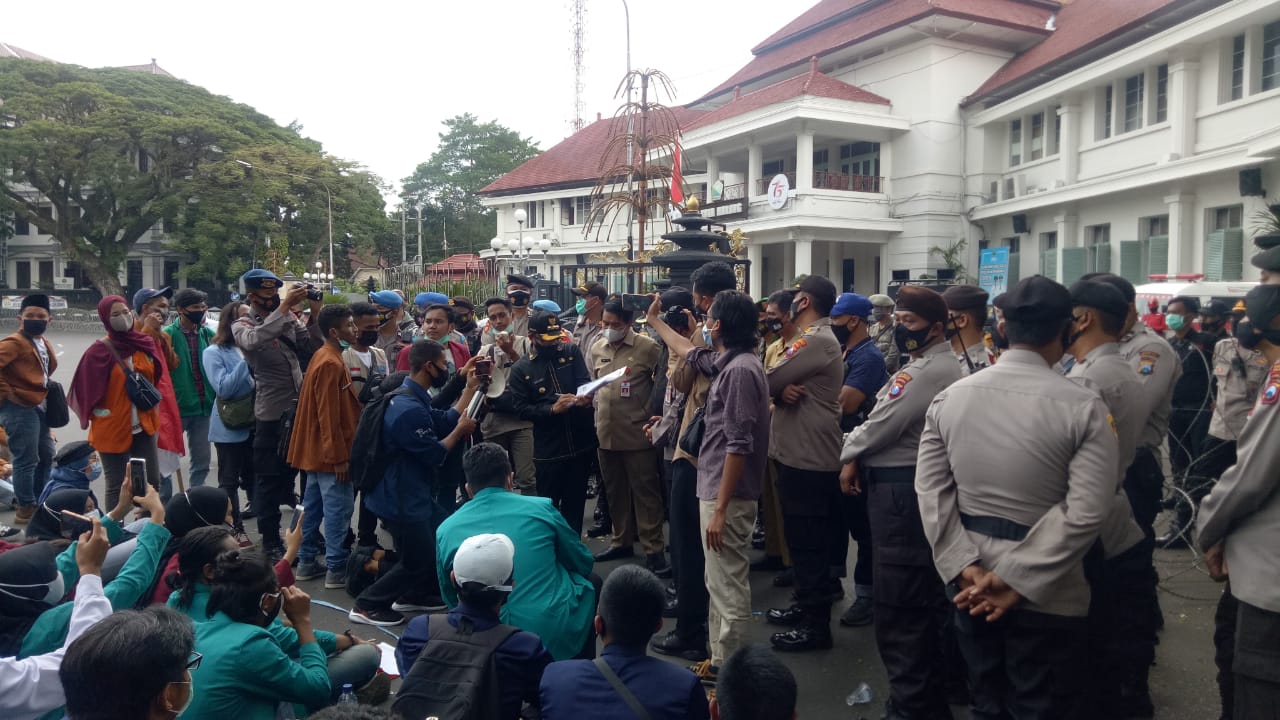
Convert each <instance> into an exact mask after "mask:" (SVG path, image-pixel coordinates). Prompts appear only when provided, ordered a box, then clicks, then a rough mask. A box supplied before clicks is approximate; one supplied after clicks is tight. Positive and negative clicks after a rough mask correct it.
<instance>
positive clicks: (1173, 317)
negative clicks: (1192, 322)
mask: <svg viewBox="0 0 1280 720" xmlns="http://www.w3.org/2000/svg"><path fill="white" fill-rule="evenodd" d="M1164 324H1165V325H1168V326H1169V329H1170V330H1172V331H1174V332H1182V329H1183V328H1185V327H1186V326H1187V319H1186V318H1184V317H1182V316H1181V315H1177V314H1175V313H1165V316H1164Z"/></svg>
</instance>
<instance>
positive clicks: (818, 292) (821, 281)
mask: <svg viewBox="0 0 1280 720" xmlns="http://www.w3.org/2000/svg"><path fill="white" fill-rule="evenodd" d="M796 290H798V291H800V292H802V293H806V294H808V295H812V296H813V297H815V298H819V299H820V300H821V304H822V305H824V306H826V307H831V306H833V305H835V304H836V295H839V292H838V291H837V290H836V286H835V284H834V283H832V282H831V281H830V280H828V279H826V278H824V277H822V276H821V275H810V276H808V277H806V278H805V279H803V280H801V281H800V282H798V283H796Z"/></svg>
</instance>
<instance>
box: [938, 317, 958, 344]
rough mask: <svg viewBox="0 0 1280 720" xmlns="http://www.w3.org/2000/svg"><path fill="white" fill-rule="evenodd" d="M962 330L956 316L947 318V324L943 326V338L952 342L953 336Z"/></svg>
mask: <svg viewBox="0 0 1280 720" xmlns="http://www.w3.org/2000/svg"><path fill="white" fill-rule="evenodd" d="M959 332H960V328H958V327H956V320H955V318H951V319H949V320H947V324H946V325H943V326H942V338H943V339H944V340H946V341H947V342H951V338H953V337H955V336H956V334H957V333H959Z"/></svg>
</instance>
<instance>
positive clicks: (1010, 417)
mask: <svg viewBox="0 0 1280 720" xmlns="http://www.w3.org/2000/svg"><path fill="white" fill-rule="evenodd" d="M1004 314H1005V325H1006V330H1007V332H1008V335H1009V342H1010V350H1009V351H1008V352H1007V353H1005V354H1004V355H1003V356H1002V357H1001V359H1000V362H999V363H997V364H996V365H994V366H993V367H992V368H990V369H988V370H985V371H983V372H980V373H978V374H976V375H971V376H969V377H967V378H964V379H961V380H959V381H958V382H956V383H955V384H953V385H952V386H951V387H949V388H947V389H946V390H943V391H942V392H941V393H939V394H938V396H937V398H935V399H934V401H933V403H932V404H931V405H930V407H929V410H928V412H927V414H926V416H925V424H924V432H923V434H922V435H921V438H920V453H919V456H918V466H917V468H916V478H915V488H916V491H917V493H918V494H919V501H920V514H921V519H922V521H923V526H924V532H925V534H926V536H927V537H928V538H929V543H930V545H931V546H932V548H933V557H934V562H935V565H936V566H937V569H938V573H939V575H941V577H943V578H945V579H946V580H947V581H948V582H949V583H951V587H950V592H951V593H952V594H953V599H954V602H955V604H956V606H957V609H956V628H957V633H958V637H959V642H960V648H961V651H962V652H963V653H964V657H965V660H966V662H967V663H968V666H969V678H970V690H971V692H972V696H973V697H972V707H971V714H972V716H973V717H976V718H995V717H1002V716H1012V717H1016V718H1025V717H1035V718H1058V717H1064V716H1066V715H1067V713H1068V711H1069V709H1070V707H1071V703H1072V702H1073V701H1074V699H1075V695H1076V694H1077V693H1079V692H1080V686H1079V684H1078V682H1077V675H1078V673H1079V671H1080V669H1081V667H1082V665H1083V663H1084V659H1085V658H1084V655H1083V649H1084V648H1083V645H1084V643H1083V640H1084V633H1083V632H1082V631H1083V630H1084V627H1085V615H1086V613H1087V612H1088V609H1089V585H1088V583H1087V582H1086V581H1085V576H1084V569H1083V558H1084V555H1085V553H1086V551H1087V550H1088V549H1089V547H1090V546H1092V545H1093V543H1094V541H1095V540H1096V539H1097V536H1098V531H1099V529H1100V527H1101V524H1102V520H1103V518H1104V517H1105V516H1106V514H1107V512H1108V510H1109V509H1110V508H1111V506H1112V504H1113V502H1114V497H1115V494H1116V492H1117V490H1118V489H1119V478H1118V477H1117V470H1118V468H1119V466H1120V457H1119V446H1118V442H1117V440H1116V435H1115V431H1114V430H1113V429H1112V427H1111V422H1110V418H1109V415H1108V413H1107V408H1106V405H1105V404H1104V403H1103V402H1102V400H1101V399H1100V398H1099V397H1098V396H1097V394H1095V393H1094V392H1093V391H1092V390H1089V389H1086V388H1083V387H1080V386H1079V385H1076V384H1075V383H1073V382H1071V381H1070V380H1067V379H1066V378H1064V377H1063V376H1062V375H1060V374H1058V372H1056V371H1055V370H1054V365H1055V364H1056V363H1057V362H1058V360H1059V359H1060V358H1061V357H1062V354H1063V351H1064V347H1065V345H1066V341H1067V339H1068V333H1069V332H1070V324H1071V297H1070V294H1069V293H1068V291H1067V289H1066V288H1064V287H1062V286H1061V285H1059V284H1058V283H1056V282H1054V281H1052V280H1050V279H1048V278H1045V277H1043V276H1039V275H1037V276H1034V277H1030V278H1027V279H1025V280H1023V281H1022V282H1020V283H1018V285H1017V286H1016V287H1014V289H1013V290H1011V291H1009V293H1008V297H1007V298H1006V300H1005V303H1004ZM907 392H910V388H908V390H907ZM993 447H994V449H993ZM1068 498H1070V502H1068ZM873 517H874V514H873ZM883 548H884V545H882V544H879V543H877V546H876V552H877V554H880V553H882V552H883ZM883 591H884V587H883V584H882V583H877V587H876V596H877V597H879V596H880V595H881V593H883ZM877 612H879V610H878V609H877ZM879 622H880V619H879V618H877V624H878V623H879Z"/></svg>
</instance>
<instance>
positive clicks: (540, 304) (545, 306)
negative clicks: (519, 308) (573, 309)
mask: <svg viewBox="0 0 1280 720" xmlns="http://www.w3.org/2000/svg"><path fill="white" fill-rule="evenodd" d="M533 308H534V309H535V310H546V311H547V312H553V313H558V312H560V306H559V305H557V304H556V301H554V300H537V301H535V302H534V303H533Z"/></svg>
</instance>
